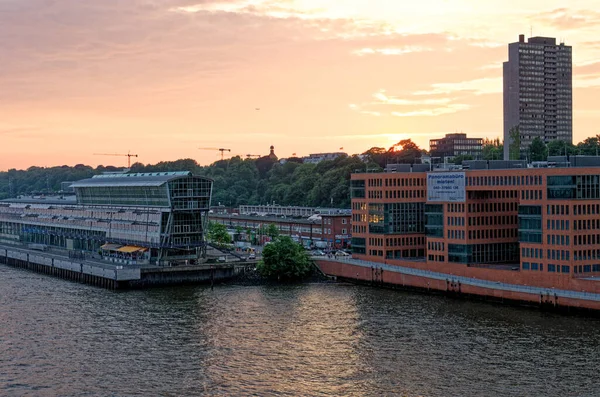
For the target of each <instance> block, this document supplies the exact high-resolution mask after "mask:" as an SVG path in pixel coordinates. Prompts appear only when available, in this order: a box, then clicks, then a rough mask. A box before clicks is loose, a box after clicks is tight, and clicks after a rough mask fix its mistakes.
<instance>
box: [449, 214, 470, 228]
mask: <svg viewBox="0 0 600 397" xmlns="http://www.w3.org/2000/svg"><path fill="white" fill-rule="evenodd" d="M469 219H470V218H469ZM447 223H448V226H464V225H465V218H464V217H463V216H449V217H448V218H447Z"/></svg>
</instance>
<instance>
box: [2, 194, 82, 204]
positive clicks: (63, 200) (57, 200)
mask: <svg viewBox="0 0 600 397" xmlns="http://www.w3.org/2000/svg"><path fill="white" fill-rule="evenodd" d="M0 203H20V204H55V205H74V204H77V198H76V196H75V195H68V196H19V197H16V198H8V199H4V200H0Z"/></svg>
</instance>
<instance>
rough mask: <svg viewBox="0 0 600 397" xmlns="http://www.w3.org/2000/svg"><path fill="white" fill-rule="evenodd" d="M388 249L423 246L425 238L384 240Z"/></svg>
mask: <svg viewBox="0 0 600 397" xmlns="http://www.w3.org/2000/svg"><path fill="white" fill-rule="evenodd" d="M386 244H387V246H388V247H405V246H411V247H412V246H415V245H425V237H424V236H423V237H392V238H387V239H386Z"/></svg>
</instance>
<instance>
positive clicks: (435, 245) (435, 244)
mask: <svg viewBox="0 0 600 397" xmlns="http://www.w3.org/2000/svg"><path fill="white" fill-rule="evenodd" d="M445 246H446V243H444V242H441V241H428V242H427V249H428V250H431V251H443V250H444V249H445Z"/></svg>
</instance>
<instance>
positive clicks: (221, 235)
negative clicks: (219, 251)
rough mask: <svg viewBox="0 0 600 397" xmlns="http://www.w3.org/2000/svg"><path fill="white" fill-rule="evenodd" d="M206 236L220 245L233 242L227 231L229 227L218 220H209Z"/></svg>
mask: <svg viewBox="0 0 600 397" xmlns="http://www.w3.org/2000/svg"><path fill="white" fill-rule="evenodd" d="M206 236H207V237H208V239H209V240H210V241H211V242H213V243H215V244H218V245H224V244H229V243H231V236H230V235H229V233H227V227H225V225H223V224H220V223H217V222H209V224H208V233H207V234H206Z"/></svg>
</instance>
